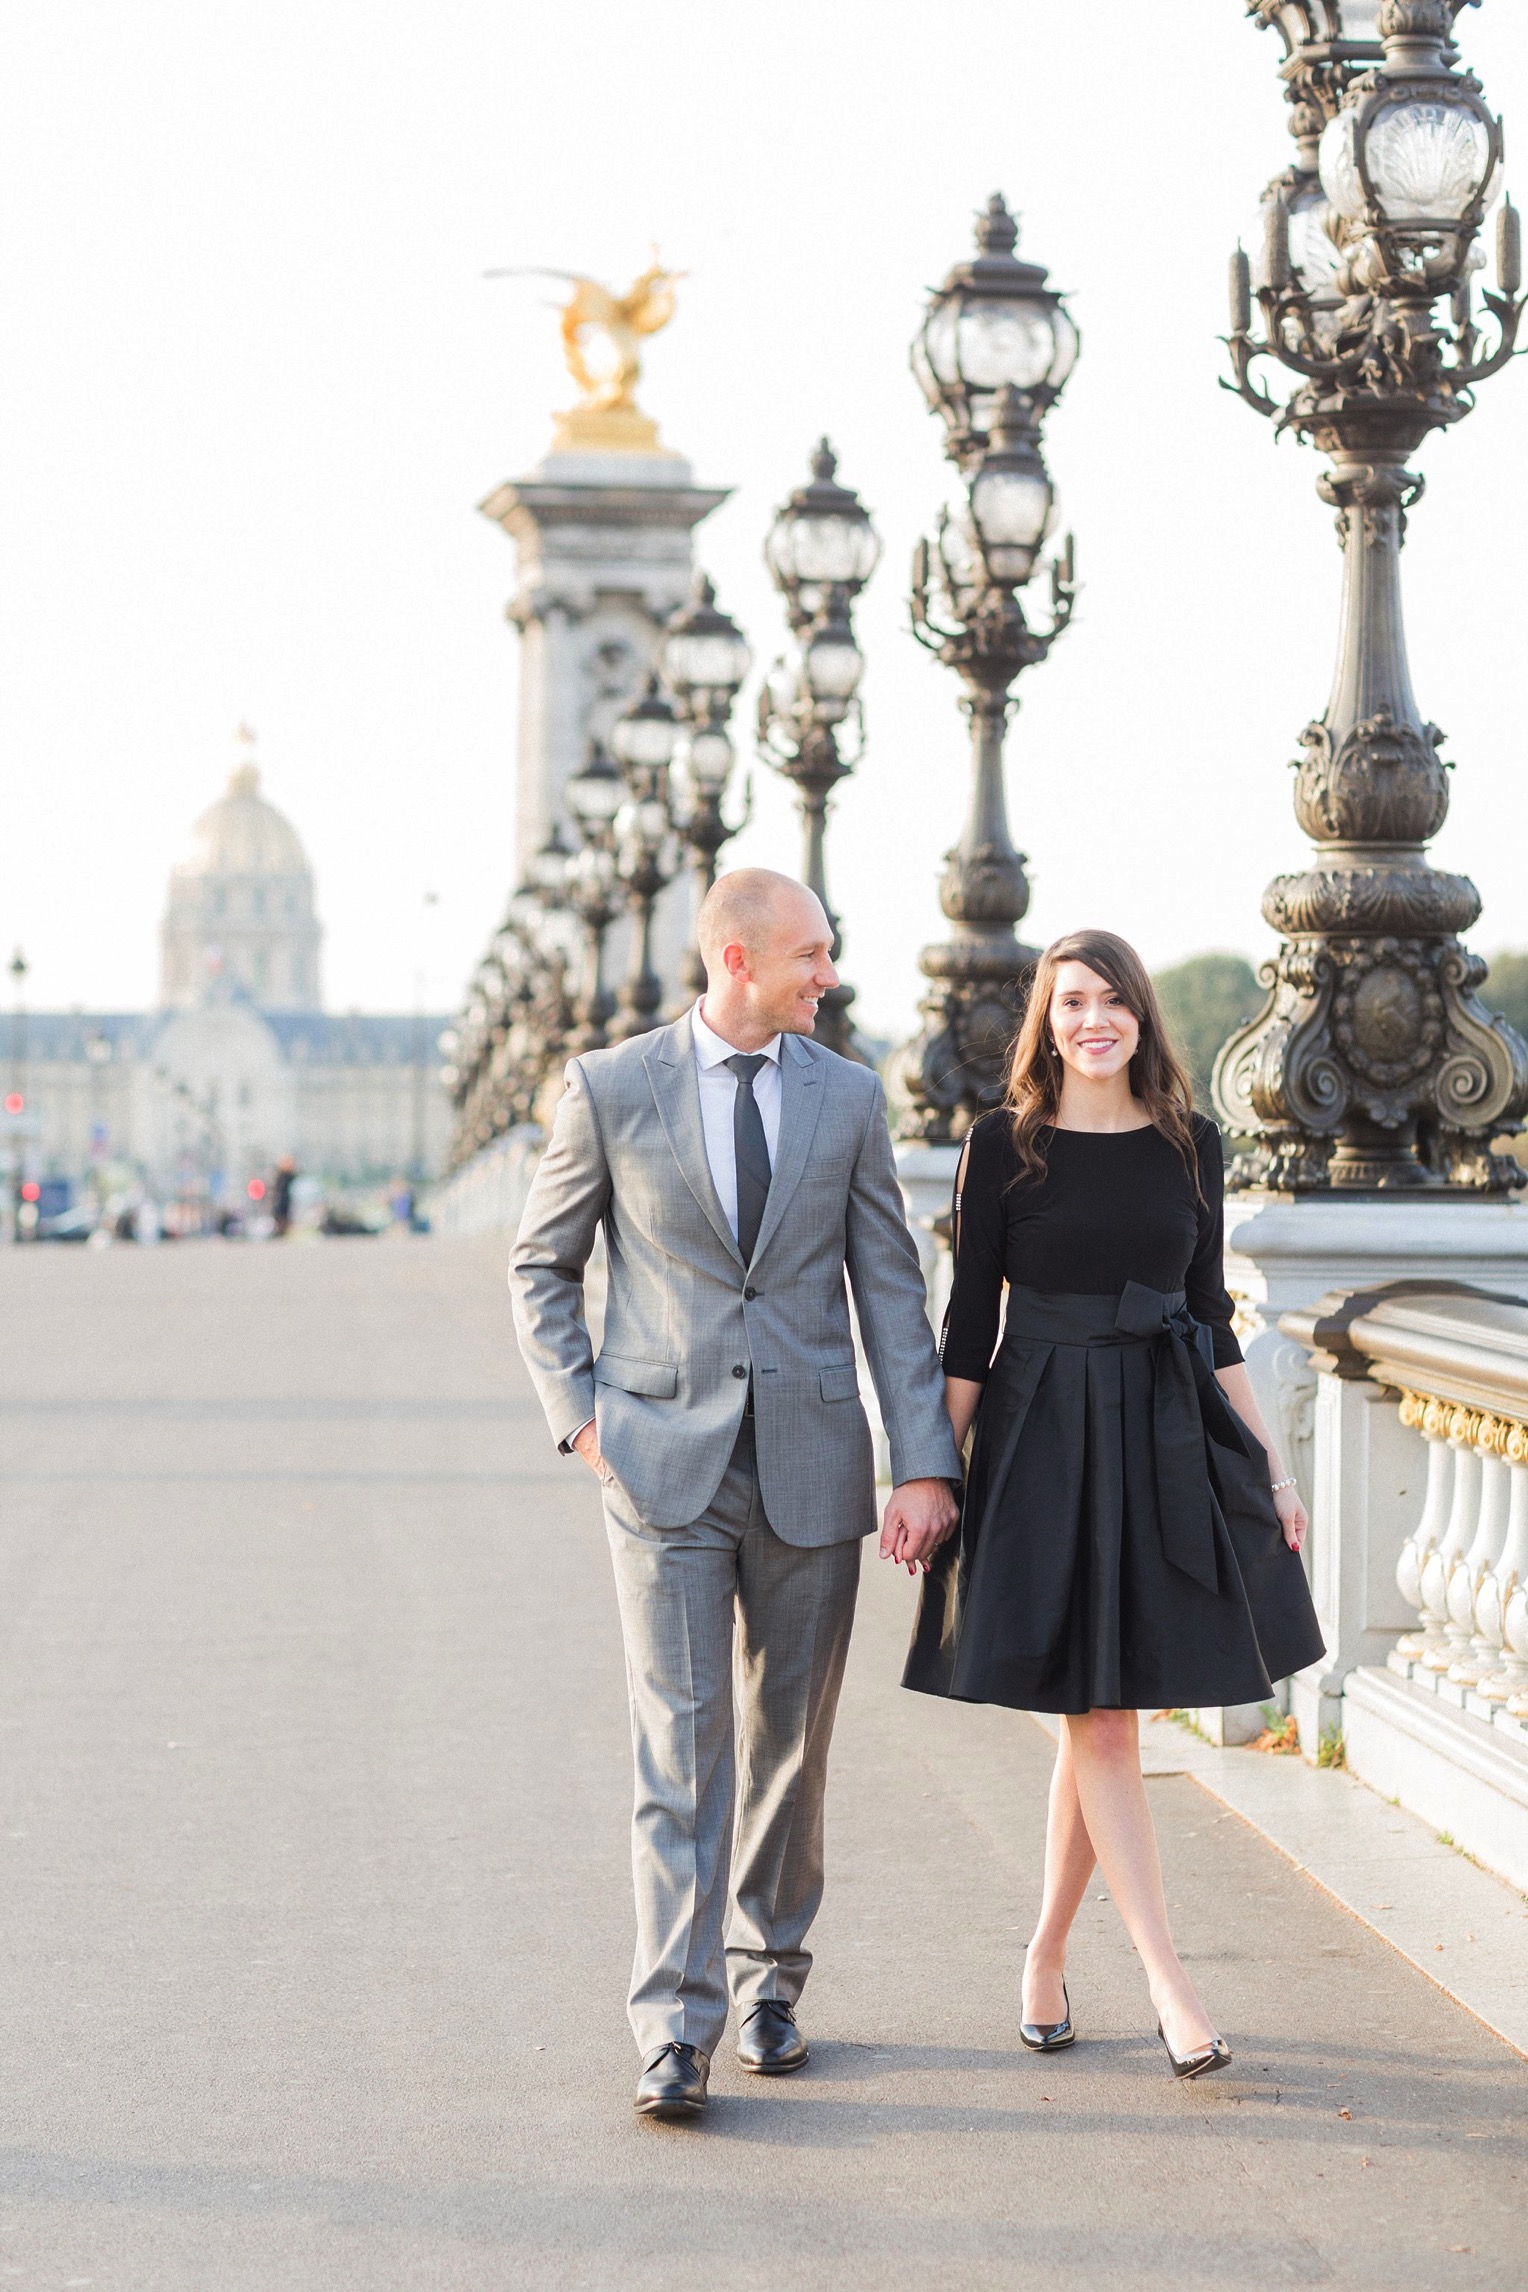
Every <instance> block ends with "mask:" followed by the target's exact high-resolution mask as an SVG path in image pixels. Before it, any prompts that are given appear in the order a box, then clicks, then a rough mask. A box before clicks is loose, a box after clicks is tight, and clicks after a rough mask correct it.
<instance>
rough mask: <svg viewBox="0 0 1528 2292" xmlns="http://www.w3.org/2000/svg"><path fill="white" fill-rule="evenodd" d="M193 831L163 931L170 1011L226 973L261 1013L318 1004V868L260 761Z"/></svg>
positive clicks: (164, 993) (200, 995)
mask: <svg viewBox="0 0 1528 2292" xmlns="http://www.w3.org/2000/svg"><path fill="white" fill-rule="evenodd" d="M191 835H192V850H191V856H190V858H189V859H185V860H182V861H181V862H180V864H179V866H178V867H176V868H175V869H174V871H173V872H172V874H171V876H170V898H169V905H168V906H167V908H166V909H165V918H164V924H163V926H162V929H161V934H160V939H161V946H162V950H163V959H162V967H161V972H160V977H161V981H162V986H161V991H160V1000H161V1002H162V1003H163V1004H164V1006H165V1008H166V1009H167V1010H184V1009H186V1008H188V1007H189V1006H191V1005H193V1004H196V1003H199V1002H201V1001H202V1000H203V999H204V996H205V994H206V991H207V985H208V982H209V980H210V979H212V978H214V977H223V978H226V979H227V980H228V981H230V982H231V983H232V984H234V985H236V986H238V987H241V988H242V989H243V990H244V992H245V993H246V994H247V995H248V996H249V997H250V999H251V1001H253V1002H255V1003H258V1004H259V1006H260V1007H261V1009H262V1010H268V1011H316V1010H318V1009H319V1007H320V1005H321V1002H322V997H321V996H320V994H319V989H318V947H319V941H320V939H321V938H322V936H323V933H322V930H321V927H320V925H319V921H318V918H317V916H316V915H315V913H314V903H313V870H312V869H311V868H310V867H309V865H308V855H307V853H306V852H305V851H304V850H303V848H302V844H301V842H300V840H299V838H298V834H297V830H296V829H295V828H294V827H293V826H292V823H291V821H290V820H288V819H287V818H286V816H285V814H284V813H282V812H278V811H277V809H276V807H275V805H274V804H272V803H268V802H267V800H266V799H265V797H264V796H262V795H261V793H260V768H259V766H258V765H257V764H256V763H254V762H253V761H252V760H251V761H248V762H245V763H243V764H241V765H240V766H239V767H238V770H237V771H236V772H235V773H234V775H233V777H232V779H231V780H230V781H229V783H228V792H227V794H226V795H223V796H220V797H219V798H218V800H217V802H216V803H215V804H211V805H209V806H208V808H207V810H206V811H205V812H203V814H202V816H201V818H200V819H199V820H198V821H197V823H196V826H195V827H194V828H193V829H192V831H191Z"/></svg>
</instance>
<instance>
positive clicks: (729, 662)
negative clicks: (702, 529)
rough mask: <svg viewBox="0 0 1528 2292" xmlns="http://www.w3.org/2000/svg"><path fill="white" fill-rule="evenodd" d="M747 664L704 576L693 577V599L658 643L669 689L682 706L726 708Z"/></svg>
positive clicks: (744, 648) (740, 641)
mask: <svg viewBox="0 0 1528 2292" xmlns="http://www.w3.org/2000/svg"><path fill="white" fill-rule="evenodd" d="M752 661H753V654H752V653H751V652H750V651H749V649H748V640H747V638H746V637H745V636H744V635H743V632H742V630H741V629H740V628H739V627H738V625H737V623H736V622H735V621H734V620H733V619H732V617H731V615H730V614H727V613H723V612H720V611H718V609H717V604H716V591H715V589H714V588H713V587H712V585H711V583H710V582H709V581H708V580H707V579H706V576H705V575H704V574H703V573H701V574H697V576H696V580H695V593H694V596H693V597H692V599H691V601H690V603H689V604H688V605H686V606H684V607H683V608H682V609H681V610H680V611H679V612H677V613H676V614H675V615H674V617H673V619H672V620H671V621H670V622H669V625H668V634H667V635H666V636H665V638H664V640H663V673H664V676H665V678H666V679H667V681H668V683H669V685H670V686H671V688H672V689H673V691H674V692H675V693H676V694H677V695H678V697H679V699H680V700H681V701H682V702H683V701H686V700H688V699H689V698H690V696H691V695H692V694H704V695H707V696H708V697H709V698H710V699H711V700H712V701H713V702H714V703H720V704H721V705H722V706H724V707H725V706H727V705H730V703H731V700H732V698H733V696H734V695H735V694H736V692H737V689H738V686H739V685H740V684H741V683H742V681H743V679H744V677H745V676H746V675H747V674H748V671H749V668H750V666H751V664H752ZM617 753H619V751H617ZM671 753H672V751H671Z"/></svg>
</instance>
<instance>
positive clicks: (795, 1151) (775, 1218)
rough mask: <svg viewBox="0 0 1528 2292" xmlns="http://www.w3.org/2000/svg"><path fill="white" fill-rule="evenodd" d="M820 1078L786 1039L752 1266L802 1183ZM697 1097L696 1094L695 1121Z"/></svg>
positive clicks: (814, 1125) (814, 1064)
mask: <svg viewBox="0 0 1528 2292" xmlns="http://www.w3.org/2000/svg"><path fill="white" fill-rule="evenodd" d="M822 1075H823V1069H822V1068H821V1067H820V1066H819V1065H818V1063H817V1061H816V1060H815V1059H814V1058H813V1057H812V1054H811V1052H810V1051H807V1050H803V1049H802V1047H801V1045H800V1044H799V1043H798V1042H797V1041H796V1038H795V1036H794V1035H787V1036H786V1037H785V1040H784V1042H783V1043H782V1044H781V1046H780V1137H779V1142H778V1144H777V1145H776V1148H775V1169H774V1176H773V1177H772V1178H771V1179H770V1182H769V1199H768V1200H767V1201H766V1202H765V1204H764V1217H763V1221H762V1223H761V1224H760V1227H759V1238H758V1242H757V1244H756V1245H755V1248H754V1253H753V1255H754V1262H755V1263H757V1262H758V1260H759V1259H760V1258H761V1257H762V1256H763V1255H764V1252H765V1250H766V1249H767V1248H768V1247H769V1244H770V1242H771V1241H772V1240H773V1238H774V1236H775V1234H776V1232H777V1231H778V1230H779V1225H780V1220H781V1219H782V1218H783V1217H784V1215H785V1213H786V1210H787V1209H788V1208H789V1206H790V1198H791V1196H792V1194H794V1192H795V1191H796V1188H797V1187H798V1186H799V1185H800V1183H801V1175H802V1172H803V1171H804V1170H805V1168H806V1165H807V1158H808V1156H809V1155H810V1153H811V1151H812V1140H813V1138H814V1136H815V1135H816V1131H817V1117H818V1115H819V1114H820V1113H821V1112H822ZM699 1095H700V1094H699V1091H698V1090H697V1092H696V1100H697V1107H696V1119H697V1121H698V1120H699V1103H698V1102H699Z"/></svg>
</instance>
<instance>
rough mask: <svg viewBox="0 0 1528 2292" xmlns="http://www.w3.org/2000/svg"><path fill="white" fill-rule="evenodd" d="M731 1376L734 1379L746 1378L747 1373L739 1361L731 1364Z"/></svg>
mask: <svg viewBox="0 0 1528 2292" xmlns="http://www.w3.org/2000/svg"><path fill="white" fill-rule="evenodd" d="M732 1374H733V1375H734V1377H746V1376H747V1374H748V1371H747V1369H746V1368H745V1366H744V1365H743V1363H742V1362H741V1361H734V1362H733V1364H732Z"/></svg>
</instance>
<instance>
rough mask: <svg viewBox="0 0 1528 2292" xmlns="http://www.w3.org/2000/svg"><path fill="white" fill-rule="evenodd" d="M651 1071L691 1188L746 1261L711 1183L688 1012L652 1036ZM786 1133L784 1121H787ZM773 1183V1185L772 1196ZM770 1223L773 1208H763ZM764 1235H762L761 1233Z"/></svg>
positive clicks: (647, 1058)
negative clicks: (770, 1210) (769, 1210)
mask: <svg viewBox="0 0 1528 2292" xmlns="http://www.w3.org/2000/svg"><path fill="white" fill-rule="evenodd" d="M643 1062H644V1064H645V1065H646V1068H647V1076H648V1080H649V1082H650V1083H651V1084H652V1092H653V1099H654V1103H655V1104H656V1106H657V1109H658V1119H659V1121H660V1122H661V1123H662V1124H663V1134H664V1136H665V1137H666V1138H667V1140H668V1142H669V1146H670V1148H671V1150H672V1152H673V1156H674V1160H675V1161H676V1162H677V1163H678V1164H679V1168H680V1173H681V1175H682V1176H683V1178H684V1182H685V1184H686V1185H687V1186H688V1187H689V1189H690V1192H691V1193H692V1194H693V1195H694V1196H695V1199H696V1201H697V1202H698V1203H699V1205H700V1207H701V1208H702V1209H703V1210H704V1211H705V1214H706V1216H707V1218H708V1219H709V1220H710V1222H711V1225H712V1227H713V1229H714V1230H715V1233H716V1238H717V1240H718V1241H719V1242H720V1243H721V1244H722V1246H723V1248H724V1249H725V1250H726V1251H727V1253H728V1255H729V1256H730V1257H731V1258H733V1260H734V1261H735V1262H736V1263H737V1264H738V1265H741V1264H742V1262H743V1255H742V1252H741V1250H740V1249H739V1248H738V1246H737V1243H736V1241H735V1240H734V1239H733V1236H732V1228H731V1227H730V1226H729V1225H728V1223H727V1218H726V1213H725V1211H724V1210H723V1208H722V1205H721V1202H720V1201H719V1199H718V1198H717V1192H716V1187H715V1185H714V1184H713V1183H712V1178H711V1165H710V1162H709V1161H708V1160H707V1158H706V1133H705V1126H704V1124H703V1123H702V1121H701V1119H700V1082H699V1079H698V1078H697V1076H696V1073H695V1038H694V1036H693V1035H692V1034H691V1032H690V1015H689V1013H688V1011H687V1012H686V1013H685V1015H684V1017H683V1018H682V1019H676V1020H675V1021H674V1024H673V1025H672V1026H671V1027H664V1028H663V1029H662V1030H661V1032H659V1033H658V1034H656V1035H655V1036H654V1037H653V1043H652V1048H651V1049H650V1050H648V1051H645V1052H644V1053H643ZM781 1127H782V1132H783V1128H784V1125H783V1123H782V1125H781ZM773 1198H774V1187H773V1185H771V1187H770V1199H771V1200H773ZM764 1220H765V1224H766V1225H767V1224H768V1222H769V1212H768V1210H767V1209H766V1210H765V1213H764ZM761 1239H762V1236H761Z"/></svg>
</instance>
